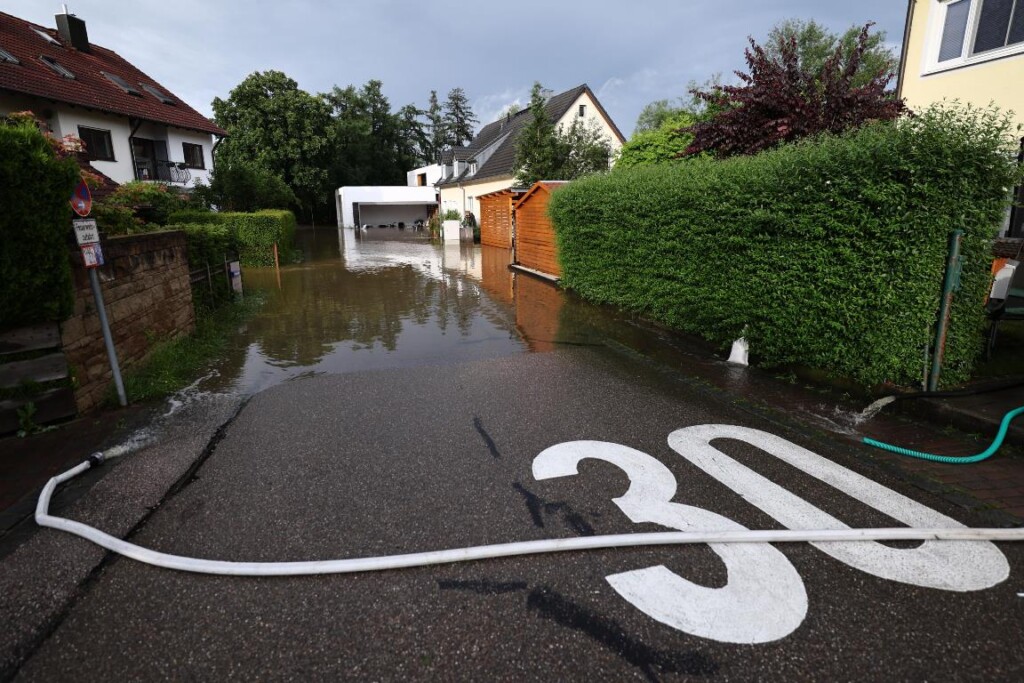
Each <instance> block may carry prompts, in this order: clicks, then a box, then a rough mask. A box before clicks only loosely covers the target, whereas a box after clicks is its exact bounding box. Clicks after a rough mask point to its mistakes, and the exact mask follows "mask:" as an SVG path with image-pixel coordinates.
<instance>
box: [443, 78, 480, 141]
mask: <svg viewBox="0 0 1024 683" xmlns="http://www.w3.org/2000/svg"><path fill="white" fill-rule="evenodd" d="M443 119H444V127H445V132H446V133H447V140H446V141H447V143H448V145H449V146H451V147H462V146H463V145H466V144H468V143H469V142H470V141H471V140H472V139H473V126H474V125H475V124H477V123H479V120H478V119H477V118H476V116H475V115H474V114H473V110H472V109H470V107H469V99H468V98H467V97H466V93H465V91H464V90H463V89H462V88H452V89H451V90H449V91H448V99H446V100H445V102H444V113H443Z"/></svg>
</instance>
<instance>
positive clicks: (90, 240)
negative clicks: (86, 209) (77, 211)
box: [71, 218, 100, 247]
mask: <svg viewBox="0 0 1024 683" xmlns="http://www.w3.org/2000/svg"><path fill="white" fill-rule="evenodd" d="M71 225H73V226H74V228H75V239H76V240H78V246H80V247H84V246H85V245H87V244H96V243H97V242H99V241H100V231H99V229H98V228H97V227H96V219H94V218H77V219H75V220H73V221H71Z"/></svg>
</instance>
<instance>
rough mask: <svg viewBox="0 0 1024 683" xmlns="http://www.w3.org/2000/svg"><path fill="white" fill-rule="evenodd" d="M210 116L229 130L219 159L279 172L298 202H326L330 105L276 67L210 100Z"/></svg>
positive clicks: (309, 205) (313, 204)
mask: <svg viewBox="0 0 1024 683" xmlns="http://www.w3.org/2000/svg"><path fill="white" fill-rule="evenodd" d="M213 112H214V120H215V121H216V122H217V124H218V125H219V126H221V127H222V128H224V129H225V130H227V131H228V133H229V134H230V135H229V137H227V138H225V140H224V142H223V143H222V144H221V145H220V147H219V148H218V150H217V163H218V165H220V164H227V165H229V166H234V165H235V164H238V163H241V164H251V165H252V166H254V167H256V168H261V169H265V170H267V171H269V172H271V173H272V174H274V175H276V176H278V177H280V178H281V179H282V180H283V181H284V182H285V183H286V184H287V185H288V186H289V187H290V188H291V190H292V192H293V193H294V194H295V196H296V197H297V199H298V202H299V204H300V205H301V206H302V208H304V209H306V210H307V211H313V210H314V209H316V208H318V207H320V208H321V209H323V208H324V207H326V206H327V205H328V203H329V199H330V197H331V188H330V185H329V183H328V174H327V167H328V154H329V152H330V144H329V143H330V110H329V108H328V107H327V105H326V103H325V102H324V101H323V99H322V98H319V97H314V96H313V95H310V94H309V93H307V92H305V91H304V90H301V89H300V88H299V86H298V84H297V83H296V82H295V81H294V80H292V79H291V78H289V77H288V76H286V75H285V74H284V73H282V72H280V71H266V72H262V73H261V72H256V73H253V74H251V75H250V76H248V77H247V78H246V79H245V80H243V81H242V82H241V83H239V84H238V85H237V86H236V87H235V88H234V89H233V90H232V91H231V93H230V94H229V96H228V98H227V99H226V100H222V99H220V98H219V97H218V98H215V99H214V100H213Z"/></svg>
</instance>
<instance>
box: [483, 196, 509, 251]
mask: <svg viewBox="0 0 1024 683" xmlns="http://www.w3.org/2000/svg"><path fill="white" fill-rule="evenodd" d="M480 244H483V245H486V246H489V247H502V248H503V249H510V248H511V247H512V195H511V194H504V193H503V194H501V195H499V196H497V197H480Z"/></svg>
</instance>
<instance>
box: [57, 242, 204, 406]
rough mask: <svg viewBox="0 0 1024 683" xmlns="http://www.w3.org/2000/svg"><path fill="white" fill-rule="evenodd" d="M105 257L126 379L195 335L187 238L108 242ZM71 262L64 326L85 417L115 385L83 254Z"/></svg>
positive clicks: (104, 277)
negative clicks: (154, 355)
mask: <svg viewBox="0 0 1024 683" xmlns="http://www.w3.org/2000/svg"><path fill="white" fill-rule="evenodd" d="M103 255H104V259H105V261H106V265H104V266H103V267H101V268H100V269H99V279H100V286H101V288H102V290H103V298H104V301H105V303H106V307H107V318H108V319H109V321H110V328H111V332H112V335H113V338H114V347H115V348H116V349H117V357H118V360H119V361H120V364H121V372H122V374H123V373H124V371H125V370H126V369H127V368H130V367H132V366H133V365H135V364H137V363H138V362H139V361H140V360H142V359H143V358H145V357H146V355H147V354H148V353H149V351H150V349H151V348H152V346H153V345H154V344H155V343H156V342H158V341H162V340H165V339H173V338H175V337H180V336H183V335H187V334H190V333H191V332H192V331H193V330H194V329H195V312H194V310H193V308H192V291H191V287H190V286H189V274H188V273H189V267H188V254H187V249H186V246H185V233H183V232H181V231H170V232H158V233H151V234H146V235H131V236H127V237H112V238H109V239H105V240H103ZM71 263H72V267H71V268H72V272H73V276H74V286H75V309H74V313H73V314H72V316H71V317H70V318H68V320H66V321H64V323H63V324H62V325H61V341H62V342H63V344H64V353H65V354H66V355H67V358H68V363H69V364H70V365H71V368H72V371H73V373H74V376H75V378H76V383H77V387H76V389H75V401H76V403H77V404H78V410H79V411H80V412H88V411H89V410H92V409H93V408H95V407H96V406H97V405H98V404H99V403H101V402H102V401H103V398H104V397H105V395H106V392H107V391H108V387H109V386H110V384H111V382H112V381H113V380H112V375H111V372H110V363H109V362H108V360H107V352H106V348H105V347H104V345H103V333H102V332H101V331H100V322H99V317H98V315H97V314H96V309H95V303H94V301H93V296H92V289H91V288H90V287H89V276H88V273H87V271H86V270H85V268H84V267H83V266H82V257H81V254H80V253H79V251H78V249H77V248H76V249H75V250H74V252H73V253H72V257H71Z"/></svg>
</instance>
